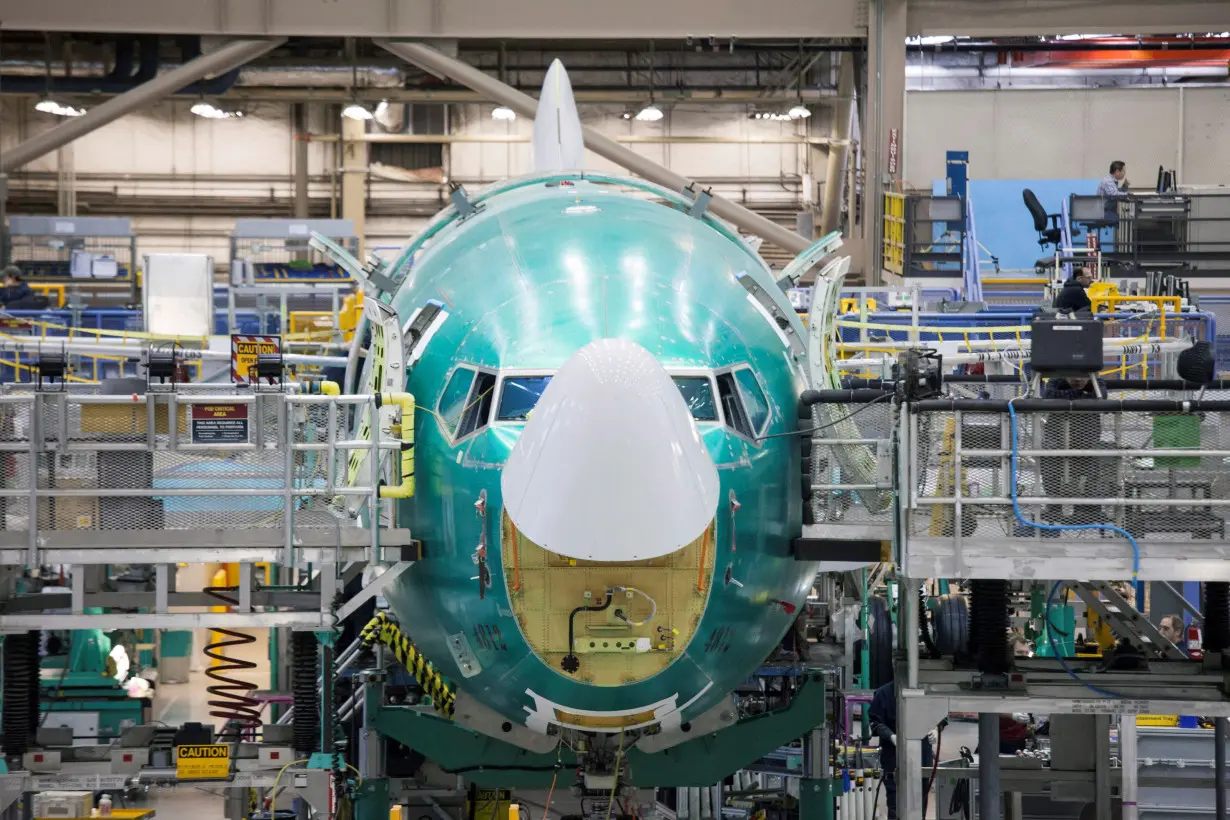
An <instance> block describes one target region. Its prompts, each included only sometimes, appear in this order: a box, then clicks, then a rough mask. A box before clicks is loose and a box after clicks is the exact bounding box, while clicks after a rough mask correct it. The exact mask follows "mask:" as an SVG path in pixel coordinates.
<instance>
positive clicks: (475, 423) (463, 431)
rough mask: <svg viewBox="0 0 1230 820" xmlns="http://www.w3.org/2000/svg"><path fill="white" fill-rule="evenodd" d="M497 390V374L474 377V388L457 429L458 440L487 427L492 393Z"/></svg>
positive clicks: (480, 374) (471, 389)
mask: <svg viewBox="0 0 1230 820" xmlns="http://www.w3.org/2000/svg"><path fill="white" fill-rule="evenodd" d="M494 390H495V374H494V373H484V372H481V371H480V372H479V373H478V374H477V375H476V376H475V377H474V386H473V387H471V388H470V394H469V395H468V396H467V397H466V407H465V411H464V412H462V414H461V424H460V426H459V427H458V428H457V438H465V437H466V436H468V435H470V434H471V433H475V432H477V431H479V430H481V429H483V428H484V427H486V426H487V419H489V418H491V402H492V398H493V396H492V395H491V394H492V392H494Z"/></svg>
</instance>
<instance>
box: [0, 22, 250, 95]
mask: <svg viewBox="0 0 1230 820" xmlns="http://www.w3.org/2000/svg"><path fill="white" fill-rule="evenodd" d="M176 43H177V44H178V45H179V50H180V54H181V60H182V62H185V63H186V62H188V61H189V60H194V59H196V58H197V57H199V56H201V38H200V37H177V38H176ZM134 46H135V47H137V48H139V50H140V58H139V61H138V62H137V70H136V71H135V72H134V71H133V52H134ZM159 46H160V38H159V37H158V36H156V35H148V36H142V37H136V38H134V37H123V38H120V39H118V40H116V41H115V65H114V66H113V67H112V69H111V71H109V72H108V73H107V74H106V75H104V76H102V77H50V78H48V77H31V76H20V77H0V88H2V89H3V90H4V91H5V92H7V93H16V94H123V93H124V92H125V91H131V90H132V89H134V88H136V87H137V86H139V85H141V84H142V83H145V82H148V81H149V80H152V79H153V78H154V77H155V76H156V75H157V74H158V67H159V59H158V58H159ZM237 79H239V69H238V68H235V69H232V70H230V71H228V72H226V73H225V74H219V75H218V76H217V77H214V78H212V79H209V80H203V81H201V82H197V83H193V84H191V85H188V86H185V87H184V88H181V89H180V90H179V91H177V92H175V93H176V94H184V95H192V96H203V95H208V96H213V95H217V94H222V93H225V92H226V91H227V90H229V89H230V87H231V86H233V85H234V84H235V81H236V80H237Z"/></svg>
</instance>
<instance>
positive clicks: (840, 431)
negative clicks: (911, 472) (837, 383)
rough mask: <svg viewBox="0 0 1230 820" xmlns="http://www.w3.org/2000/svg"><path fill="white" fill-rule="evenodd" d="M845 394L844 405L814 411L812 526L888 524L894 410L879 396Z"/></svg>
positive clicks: (823, 406) (872, 393) (828, 405)
mask: <svg viewBox="0 0 1230 820" xmlns="http://www.w3.org/2000/svg"><path fill="white" fill-rule="evenodd" d="M844 392H846V394H847V403H835V402H828V403H824V404H820V405H817V406H815V407H814V408H813V411H812V421H813V427H814V428H815V433H814V435H813V436H812V439H811V448H810V452H811V472H810V480H811V485H810V486H811V495H810V502H809V505H810V513H811V523H816V524H827V525H838V524H842V525H866V524H876V525H888V524H891V523H892V521H893V512H892V496H893V458H892V439H893V432H894V428H895V426H896V407H895V406H894V405H893V404H892V403H891V402H889V401H887V399H889V398H891V396H889V395H886V394H884V393H882V392H880V391H872V390H863V391H855V390H852V391H844Z"/></svg>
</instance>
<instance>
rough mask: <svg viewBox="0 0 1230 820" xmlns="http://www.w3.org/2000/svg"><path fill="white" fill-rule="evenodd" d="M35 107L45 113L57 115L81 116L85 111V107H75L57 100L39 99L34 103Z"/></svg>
mask: <svg viewBox="0 0 1230 820" xmlns="http://www.w3.org/2000/svg"><path fill="white" fill-rule="evenodd" d="M34 109H35V110H36V111H42V112H43V113H44V114H55V115H56V116H57V117H80V116H81V115H82V114H84V113H85V109H84V108H74V107H73V106H71V105H65V104H64V103H61V102H58V101H56V100H39V101H38V102H37V103H35V104H34Z"/></svg>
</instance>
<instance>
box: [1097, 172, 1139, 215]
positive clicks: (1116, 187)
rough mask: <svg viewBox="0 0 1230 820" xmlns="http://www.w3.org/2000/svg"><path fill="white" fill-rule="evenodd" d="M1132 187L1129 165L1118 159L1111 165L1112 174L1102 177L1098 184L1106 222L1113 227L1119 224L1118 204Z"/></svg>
mask: <svg viewBox="0 0 1230 820" xmlns="http://www.w3.org/2000/svg"><path fill="white" fill-rule="evenodd" d="M1130 185H1131V183H1130V182H1128V180H1127V163H1125V162H1124V161H1123V160H1121V159H1117V160H1115V161H1114V162H1112V163H1111V164H1110V173H1109V174H1107V175H1106V176H1104V177H1102V181H1101V182H1099V183H1098V196H1100V197H1102V207H1103V211H1104V213H1105V215H1106V221H1107V222H1110V223H1111V224H1112V225H1114V224H1117V223H1118V222H1119V211H1118V209H1117V207H1116V202H1117V201H1118V200H1119V198H1120V197H1125V196H1127V194H1128V187H1129V186H1130Z"/></svg>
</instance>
